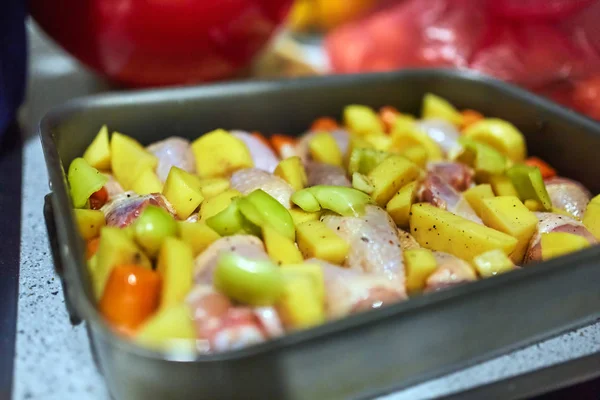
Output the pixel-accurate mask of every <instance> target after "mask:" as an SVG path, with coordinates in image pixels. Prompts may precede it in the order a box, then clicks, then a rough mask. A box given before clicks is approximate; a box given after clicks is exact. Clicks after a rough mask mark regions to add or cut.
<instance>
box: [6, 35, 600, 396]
mask: <svg viewBox="0 0 600 400" xmlns="http://www.w3.org/2000/svg"><path fill="white" fill-rule="evenodd" d="M31 47H32V58H31V71H30V72H31V74H32V78H31V81H30V89H29V90H30V95H29V99H28V103H27V105H26V107H25V109H24V112H23V115H22V116H21V117H22V118H21V120H22V122H23V125H24V127H23V128H24V129H23V130H24V132H25V135H26V138H24V141H25V148H24V155H23V156H24V172H23V174H24V175H23V193H22V196H23V203H22V207H23V208H22V231H21V235H22V236H21V275H20V286H19V302H18V322H17V341H16V359H15V375H14V391H13V398H14V399H44V400H52V399H60V400H66V399H90V400H95V399H107V398H109V395H108V392H107V390H106V388H105V387H104V384H103V381H102V378H101V376H100V375H99V374H98V372H97V370H96V367H95V365H94V363H93V361H92V357H91V353H90V349H89V344H88V340H87V336H86V332H85V329H84V327H83V326H77V327H72V326H71V325H70V323H69V318H68V316H67V313H66V311H65V307H64V298H63V294H62V290H61V287H60V281H59V279H58V277H56V276H55V274H54V271H53V265H52V259H51V256H50V251H49V248H48V240H47V233H46V227H45V224H44V219H43V215H42V208H43V199H44V195H45V194H47V193H48V191H49V188H48V180H47V174H46V166H45V163H44V158H43V155H42V150H41V146H40V142H39V138H38V137H37V136H35V133H34V131H35V125H36V124H37V121H38V120H39V118H40V116H41V115H43V113H44V112H45V111H46V110H47V109H48V108H49V107H52V106H54V105H57V104H60V103H62V102H63V101H65V100H67V99H68V98H71V97H75V96H79V95H82V94H86V93H92V92H97V91H102V90H106V88H105V87H104V86H103V85H102V84H101V83H98V82H97V81H96V80H95V79H94V78H93V77H92V75H91V74H89V73H87V72H85V71H83V70H82V69H81V68H80V67H79V66H78V65H77V64H75V63H74V62H73V61H71V60H70V59H69V58H67V57H65V56H64V55H63V54H62V53H61V52H59V51H57V50H56V48H55V47H53V46H50V45H48V43H46V42H45V41H44V40H43V39H41V38H40V37H39V35H38V34H37V33H35V32H33V37H32V40H31ZM407 340H408V339H407ZM490 340H494V338H493V337H491V338H490ZM598 351H600V323H597V324H595V325H591V326H588V327H585V328H582V329H579V330H576V331H573V332H569V333H566V334H564V335H562V336H559V337H556V338H554V339H551V340H547V341H545V342H542V343H539V344H537V345H534V346H530V347H527V348H525V349H522V350H519V351H516V352H514V353H511V354H508V355H505V356H502V357H499V358H496V359H493V360H491V361H488V362H484V363H482V364H478V365H475V366H472V367H470V368H468V369H465V370H463V371H460V372H457V373H454V374H451V375H447V376H445V377H442V378H439V379H435V380H432V381H429V382H426V383H423V384H420V385H418V386H415V387H412V388H409V389H406V390H404V391H401V392H398V393H395V394H391V395H387V396H385V397H382V399H385V400H405V399H410V400H415V399H428V398H435V397H438V396H441V395H444V394H449V393H452V392H456V391H460V390H465V389H467V388H471V387H473V386H478V385H482V384H485V383H489V382H492V381H496V380H499V379H503V378H506V377H510V376H514V375H516V374H521V373H524V372H526V371H531V370H534V369H538V368H542V367H545V366H549V365H552V364H555V363H559V362H562V361H566V360H569V359H572V358H576V357H579V356H583V355H587V354H591V353H593V352H598Z"/></svg>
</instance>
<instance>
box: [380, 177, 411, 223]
mask: <svg viewBox="0 0 600 400" xmlns="http://www.w3.org/2000/svg"><path fill="white" fill-rule="evenodd" d="M417 186H418V185H417V182H416V181H415V182H411V183H409V184H408V185H405V186H404V187H403V188H402V189H400V190H399V191H398V193H396V194H395V195H394V197H392V199H391V200H390V201H389V202H388V203H387V206H385V209H386V210H387V212H388V213H389V214H390V216H391V217H392V219H393V220H394V222H395V223H396V225H398V226H399V227H400V228H406V227H408V217H409V213H410V208H411V207H412V205H413V203H414V202H415V200H416V198H417Z"/></svg>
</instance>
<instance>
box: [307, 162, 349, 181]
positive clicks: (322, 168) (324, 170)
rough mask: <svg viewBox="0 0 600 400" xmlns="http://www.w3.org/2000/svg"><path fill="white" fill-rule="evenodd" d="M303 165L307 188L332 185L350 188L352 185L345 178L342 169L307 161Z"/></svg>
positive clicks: (344, 172)
mask: <svg viewBox="0 0 600 400" xmlns="http://www.w3.org/2000/svg"><path fill="white" fill-rule="evenodd" d="M305 165H306V175H307V177H308V186H316V185H333V186H345V187H352V183H350V180H349V179H348V178H347V177H346V171H344V169H343V168H342V167H337V166H335V165H330V164H324V163H320V162H316V161H307V162H306V163H305Z"/></svg>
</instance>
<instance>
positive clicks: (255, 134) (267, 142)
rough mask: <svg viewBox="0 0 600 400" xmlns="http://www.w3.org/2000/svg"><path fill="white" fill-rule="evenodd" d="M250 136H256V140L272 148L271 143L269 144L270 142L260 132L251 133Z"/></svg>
mask: <svg viewBox="0 0 600 400" xmlns="http://www.w3.org/2000/svg"><path fill="white" fill-rule="evenodd" d="M250 135H252V136H254V137H255V138H257V139H258V140H260V141H261V142H262V144H264V145H265V146H267V147H269V148H270V147H271V142H269V140H268V139H267V138H266V137H265V136H264V135H263V134H262V133H260V132H258V131H254V132H252V133H250Z"/></svg>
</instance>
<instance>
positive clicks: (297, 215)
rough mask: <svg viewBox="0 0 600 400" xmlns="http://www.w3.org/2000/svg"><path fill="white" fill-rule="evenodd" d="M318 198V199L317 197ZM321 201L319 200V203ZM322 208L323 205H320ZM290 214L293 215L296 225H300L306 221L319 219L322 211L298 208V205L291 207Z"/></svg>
mask: <svg viewBox="0 0 600 400" xmlns="http://www.w3.org/2000/svg"><path fill="white" fill-rule="evenodd" d="M315 200H316V199H315ZM318 204H319V203H318V202H317V205H318ZM320 208H321V206H319V209H320ZM288 211H289V213H290V215H291V216H292V220H294V226H298V225H300V224H301V223H303V222H306V221H316V220H318V219H319V217H320V216H321V212H320V211H317V212H306V211H304V210H303V209H301V208H299V207H298V208H296V207H292V208H291V209H289V210H288Z"/></svg>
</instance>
